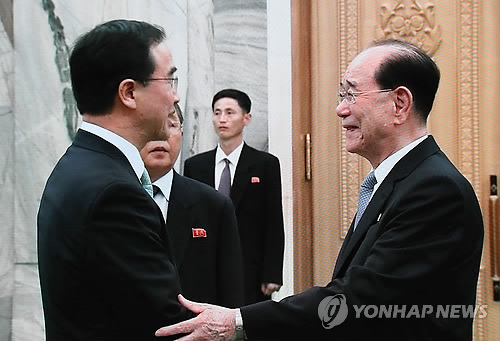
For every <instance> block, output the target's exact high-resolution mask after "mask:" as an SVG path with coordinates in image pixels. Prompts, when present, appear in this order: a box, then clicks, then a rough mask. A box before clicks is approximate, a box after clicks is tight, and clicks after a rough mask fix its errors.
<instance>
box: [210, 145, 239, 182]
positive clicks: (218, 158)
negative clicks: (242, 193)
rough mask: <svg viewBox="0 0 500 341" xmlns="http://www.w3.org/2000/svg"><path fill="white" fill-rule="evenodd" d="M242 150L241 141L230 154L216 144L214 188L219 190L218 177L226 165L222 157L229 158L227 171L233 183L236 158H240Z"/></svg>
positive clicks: (236, 163) (236, 164)
mask: <svg viewBox="0 0 500 341" xmlns="http://www.w3.org/2000/svg"><path fill="white" fill-rule="evenodd" d="M242 150H243V141H241V144H240V145H239V146H238V147H236V148H235V149H234V150H233V151H232V152H231V154H229V155H226V153H224V151H223V150H222V148H221V146H220V144H219V145H217V150H216V151H215V182H214V184H215V188H216V189H217V190H219V183H220V177H221V175H222V171H223V170H224V167H226V162H225V161H224V159H228V160H229V172H230V173H231V185H233V179H234V173H235V172H236V167H237V166H238V160H239V159H240V155H241V151H242Z"/></svg>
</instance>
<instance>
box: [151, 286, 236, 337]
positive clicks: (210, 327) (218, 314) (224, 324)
mask: <svg viewBox="0 0 500 341" xmlns="http://www.w3.org/2000/svg"><path fill="white" fill-rule="evenodd" d="M178 299H179V302H180V303H181V304H182V305H183V306H184V307H186V308H187V309H189V310H190V311H192V312H193V313H195V314H196V315H197V316H196V317H194V318H192V319H189V320H186V321H182V322H179V323H177V324H173V325H170V326H167V327H163V328H160V329H158V330H157V331H156V333H155V335H156V336H170V335H177V334H188V335H185V336H184V337H182V338H180V339H178V341H194V340H196V341H198V340H201V341H203V340H231V341H233V340H236V322H235V316H236V309H228V308H224V307H220V306H216V305H212V304H206V303H196V302H192V301H190V300H188V299H186V298H184V297H183V296H182V295H179V296H178Z"/></svg>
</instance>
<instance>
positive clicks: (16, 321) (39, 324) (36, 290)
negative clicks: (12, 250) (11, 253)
mask: <svg viewBox="0 0 500 341" xmlns="http://www.w3.org/2000/svg"><path fill="white" fill-rule="evenodd" d="M24 340H45V332H44V320H43V314H42V301H41V298H40V284H39V281H38V271H37V265H36V264H17V265H16V267H15V288H14V301H13V314H12V341H24Z"/></svg>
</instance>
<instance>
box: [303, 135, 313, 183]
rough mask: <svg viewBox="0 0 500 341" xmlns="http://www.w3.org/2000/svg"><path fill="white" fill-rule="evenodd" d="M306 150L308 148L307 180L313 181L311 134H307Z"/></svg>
mask: <svg viewBox="0 0 500 341" xmlns="http://www.w3.org/2000/svg"><path fill="white" fill-rule="evenodd" d="M305 148H306V157H305V161H306V164H305V166H306V167H305V168H306V180H307V181H311V177H312V174H311V134H309V133H307V134H306V144H305Z"/></svg>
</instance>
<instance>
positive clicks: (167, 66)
mask: <svg viewBox="0 0 500 341" xmlns="http://www.w3.org/2000/svg"><path fill="white" fill-rule="evenodd" d="M151 54H152V56H153V58H154V60H155V63H156V70H155V72H156V73H159V74H163V75H171V74H173V73H174V72H175V71H176V68H175V66H174V60H173V58H172V52H170V49H169V48H168V46H167V44H166V43H165V42H162V43H160V44H158V45H156V46H153V47H152V48H151Z"/></svg>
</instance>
